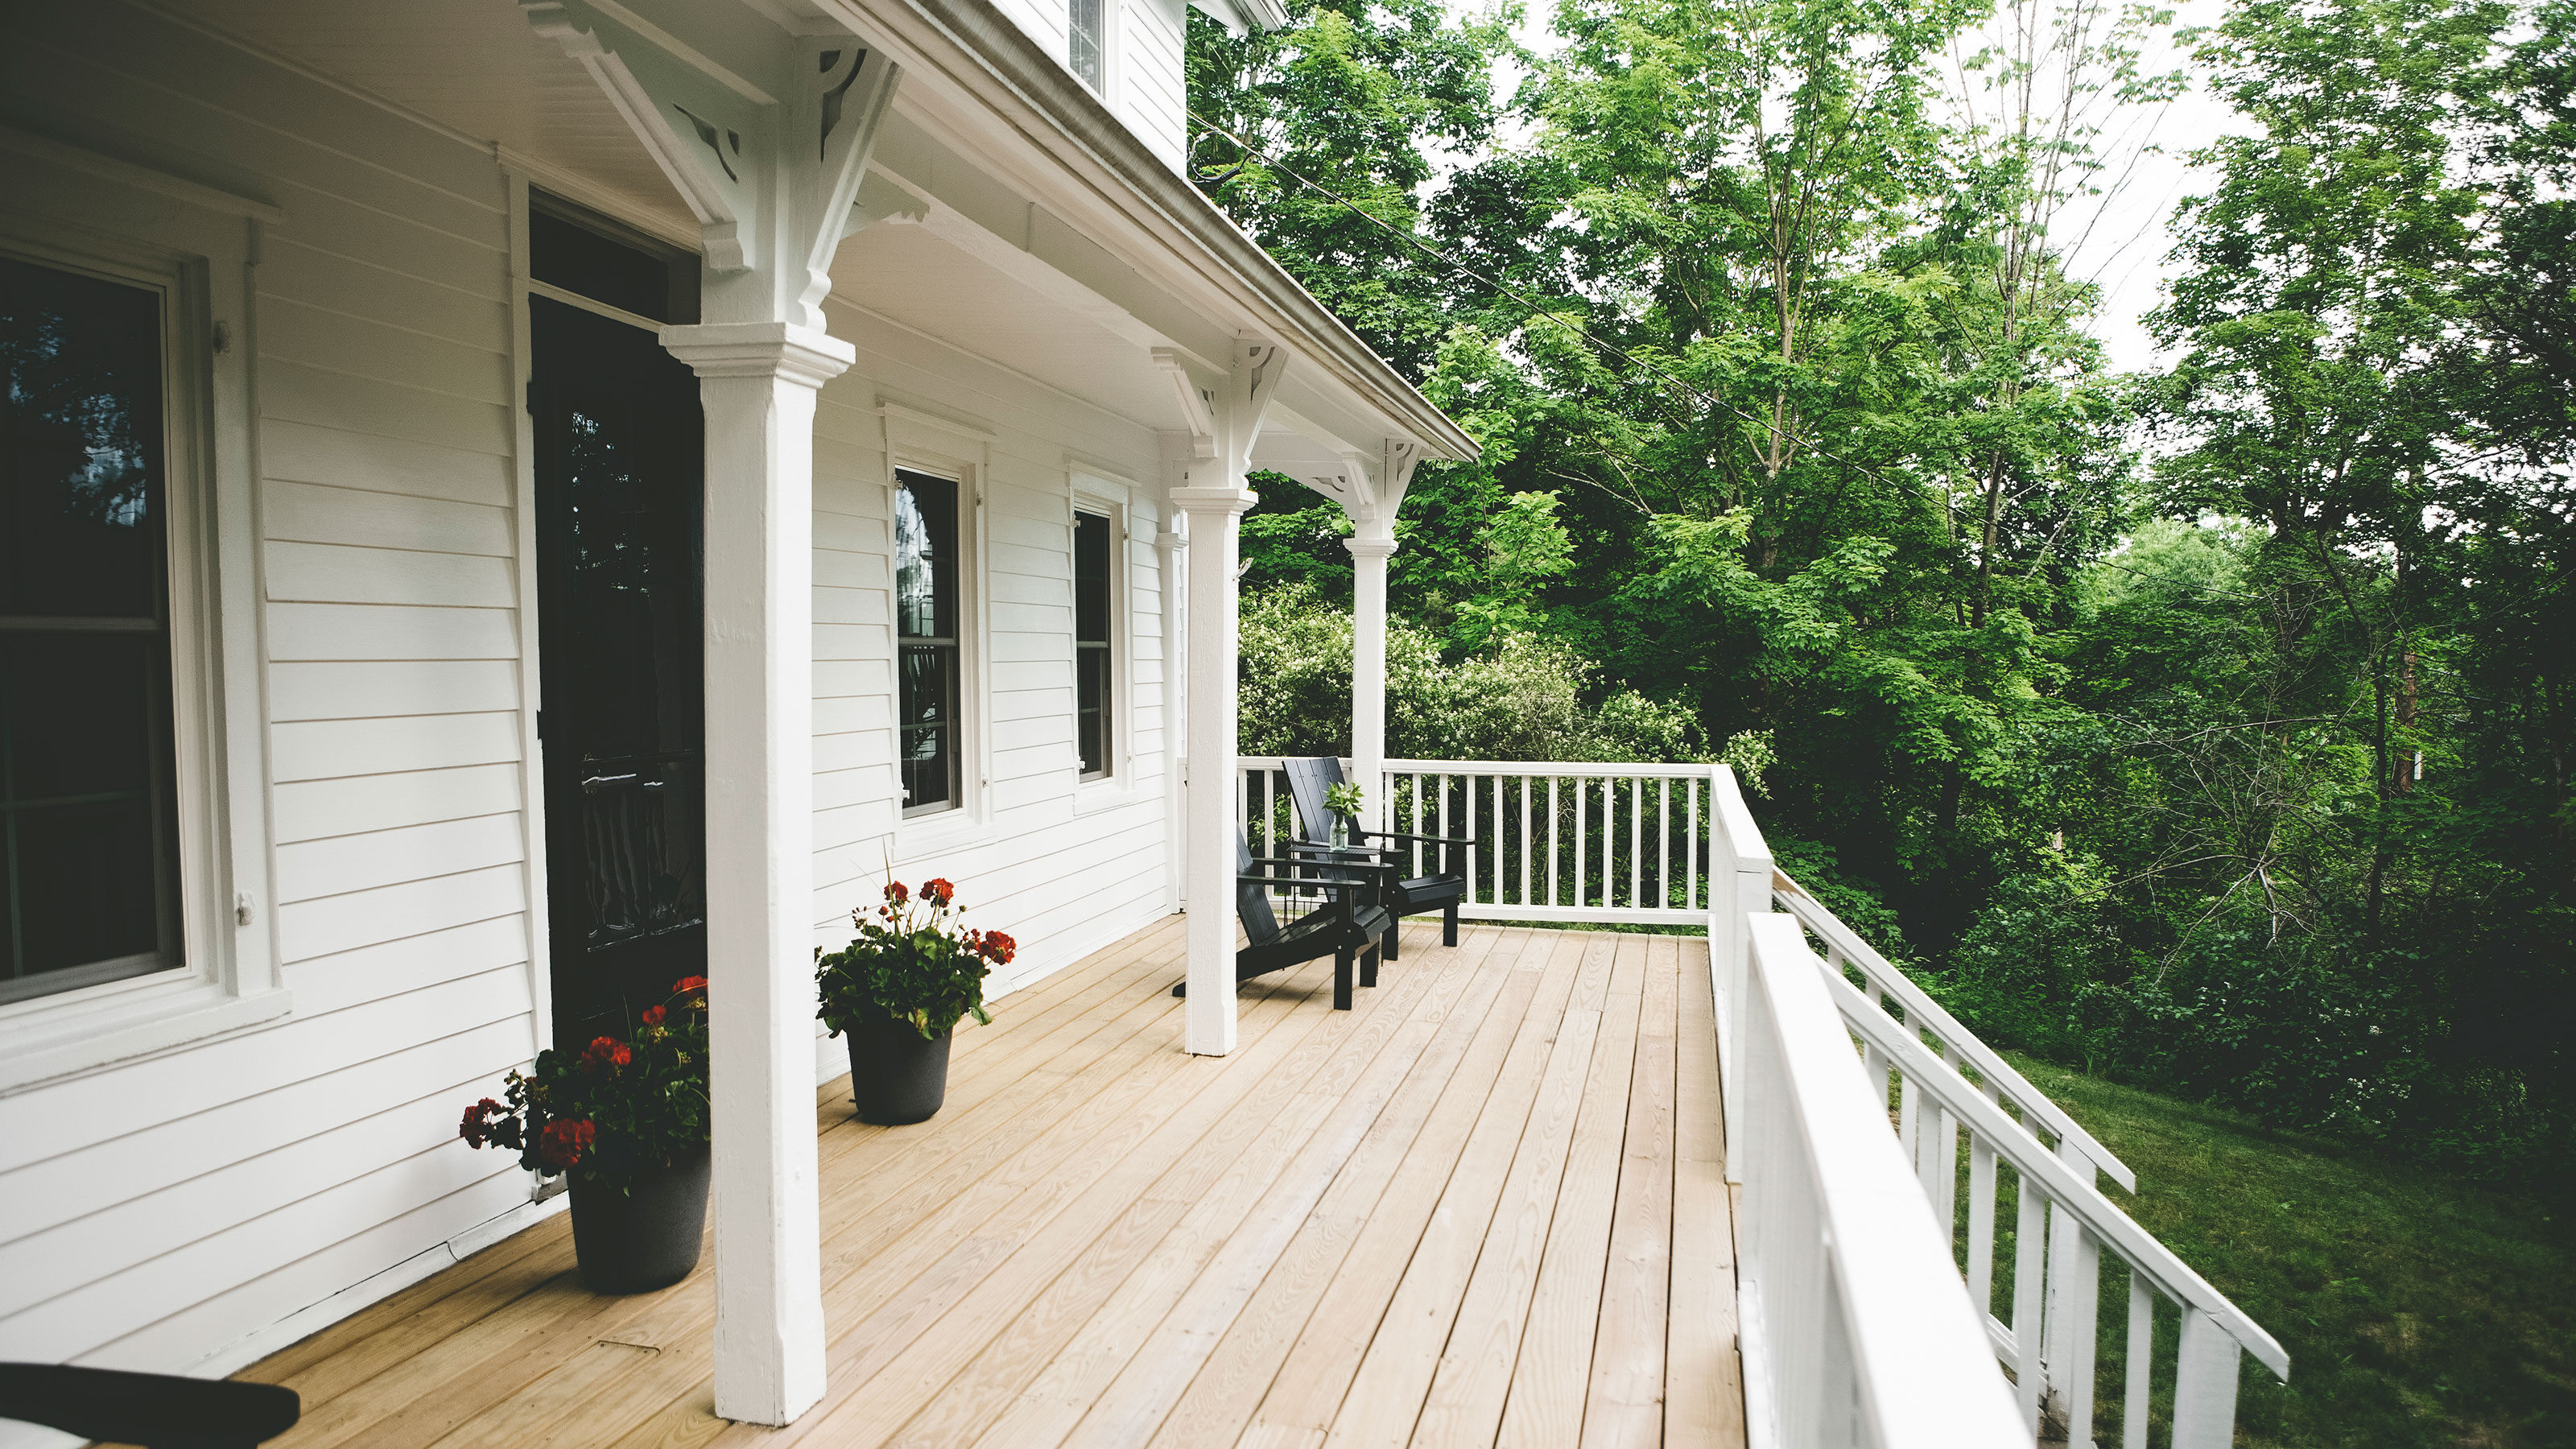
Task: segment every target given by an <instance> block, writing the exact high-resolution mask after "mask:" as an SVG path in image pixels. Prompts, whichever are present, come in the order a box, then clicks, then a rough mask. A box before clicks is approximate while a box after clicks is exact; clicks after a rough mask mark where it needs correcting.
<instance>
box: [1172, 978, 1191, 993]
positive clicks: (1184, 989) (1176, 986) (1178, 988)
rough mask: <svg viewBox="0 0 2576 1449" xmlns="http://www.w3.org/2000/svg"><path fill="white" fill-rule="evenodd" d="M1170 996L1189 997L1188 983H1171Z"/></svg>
mask: <svg viewBox="0 0 2576 1449" xmlns="http://www.w3.org/2000/svg"><path fill="white" fill-rule="evenodd" d="M1172 994H1173V995H1174V996H1187V995H1189V994H1190V983H1188V982H1186V981H1175V982H1173V983H1172Z"/></svg>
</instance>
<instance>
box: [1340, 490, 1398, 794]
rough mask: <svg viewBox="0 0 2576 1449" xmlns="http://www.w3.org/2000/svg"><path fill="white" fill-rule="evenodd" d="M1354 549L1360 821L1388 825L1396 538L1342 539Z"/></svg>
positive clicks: (1354, 759) (1354, 761) (1354, 764)
mask: <svg viewBox="0 0 2576 1449" xmlns="http://www.w3.org/2000/svg"><path fill="white" fill-rule="evenodd" d="M1342 547H1344V548H1346V549H1349V550H1350V551H1351V777H1352V779H1353V781H1354V782H1355V783H1356V784H1358V786H1359V787H1360V789H1361V791H1362V792H1363V805H1362V809H1361V812H1360V822H1361V824H1363V825H1365V826H1366V827H1367V828H1369V829H1371V830H1384V829H1386V828H1387V824H1386V799H1385V796H1386V561H1387V559H1388V557H1389V556H1390V555H1392V554H1393V553H1394V552H1395V540H1394V539H1392V538H1369V537H1353V538H1346V539H1343V540H1342Z"/></svg>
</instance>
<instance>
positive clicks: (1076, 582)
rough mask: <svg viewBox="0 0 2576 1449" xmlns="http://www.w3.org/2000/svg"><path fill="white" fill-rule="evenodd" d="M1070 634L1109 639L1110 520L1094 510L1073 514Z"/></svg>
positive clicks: (1085, 638) (1091, 641)
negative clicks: (1071, 631)
mask: <svg viewBox="0 0 2576 1449" xmlns="http://www.w3.org/2000/svg"><path fill="white" fill-rule="evenodd" d="M1073 637H1074V638H1075V639H1077V640H1080V641H1081V642H1083V643H1086V644H1106V643H1108V642H1109V520H1108V519H1106V518H1103V517H1101V516H1100V515H1099V514H1096V513H1077V514H1075V515H1074V516H1073Z"/></svg>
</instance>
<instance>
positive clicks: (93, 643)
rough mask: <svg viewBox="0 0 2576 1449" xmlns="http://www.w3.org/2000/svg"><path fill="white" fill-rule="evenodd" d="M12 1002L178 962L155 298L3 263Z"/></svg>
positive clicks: (1, 480) (0, 527) (2, 724)
mask: <svg viewBox="0 0 2576 1449" xmlns="http://www.w3.org/2000/svg"><path fill="white" fill-rule="evenodd" d="M0 372H5V382H6V388H5V390H0V890H5V892H6V898H5V900H0V931H5V935H0V1001H10V1000H17V999H21V998H25V997H29V996H39V995H43V994H45V993H47V992H52V991H64V990H69V989H71V988H73V987H76V986H86V985H90V984H92V983H94V982H98V981H106V980H113V979H115V978H116V977H119V976H132V975H137V974H140V973H142V972H145V971H158V970H161V969H164V968H166V967H171V966H176V965H179V964H180V952H179V941H178V920H177V906H176V900H177V897H176V868H175V867H176V860H177V830H176V827H175V822H174V821H173V819H172V809H171V799H172V779H171V755H170V728H171V716H170V653H169V617H168V606H167V601H166V599H167V593H168V586H167V579H166V575H167V571H168V532H167V524H166V522H165V519H164V516H163V514H164V501H163V495H162V489H163V485H164V462H163V437H162V399H163V379H162V375H161V295H160V293H158V292H155V291H151V290H149V289H146V288H142V287H135V286H129V285H126V284H123V283H118V282H109V281H103V280H100V279H98V278H95V277H84V276H80V275H77V274H75V273H71V272H64V271H58V270H56V269H54V268H51V267H44V266H37V265H35V264H33V263H29V262H21V261H16V260H13V259H9V258H0Z"/></svg>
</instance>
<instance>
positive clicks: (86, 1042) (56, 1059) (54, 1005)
mask: <svg viewBox="0 0 2576 1449" xmlns="http://www.w3.org/2000/svg"><path fill="white" fill-rule="evenodd" d="M20 1005H21V1007H22V1008H24V1007H32V1008H35V1009H33V1010H21V1011H19V1012H16V1013H12V1014H11V1015H10V1016H8V1017H5V1018H0V1096H9V1095H12V1094H14V1093H18V1092H23V1091H26V1090H28V1089H30V1088H34V1087H41V1086H46V1085H50V1084H52V1083H55V1082H60V1081H64V1080H67V1079H70V1078H73V1077H78V1076H83V1075H86V1074H88V1073H91V1072H97V1071H103V1070H106V1069H107V1068H110V1067H115V1066H120V1065H123V1064H125V1063H128V1062H132V1061H135V1060H137V1059H139V1058H142V1057H147V1056H152V1055H155V1054H157V1053H160V1052H165V1051H169V1050H171V1049H173V1048H176V1047H183V1046H188V1045H191V1044H194V1043H196V1042H200V1041H204V1040H207V1039H209V1038H212V1037H217V1036H223V1035H225V1034H227V1033H230V1032H236V1031H240V1030H243V1029H244V1028H247V1027H253V1026H259V1025H261V1024H263V1023H266V1022H271V1021H275V1020H277V1019H278V1018H280V1017H282V1016H285V1015H286V1014H287V1012H288V1011H289V1010H290V1009H292V1007H293V1005H294V997H293V995H292V994H291V993H290V992H288V991H287V990H286V989H285V988H283V987H273V988H271V989H269V990H265V991H257V992H251V993H248V994H243V995H235V994H234V993H233V992H231V991H229V990H227V989H225V988H224V987H223V986H221V985H219V984H217V983H215V982H211V981H207V980H204V979H203V978H197V977H191V978H187V979H183V980H176V981H170V980H161V979H157V978H153V977H141V978H137V979H136V980H133V981H119V982H113V983H109V984H108V985H105V986H99V987H93V988H91V989H89V990H86V991H74V992H65V993H64V994H63V995H62V996H61V997H39V998H37V999H36V1000H35V1001H32V1002H25V1003H20Z"/></svg>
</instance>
